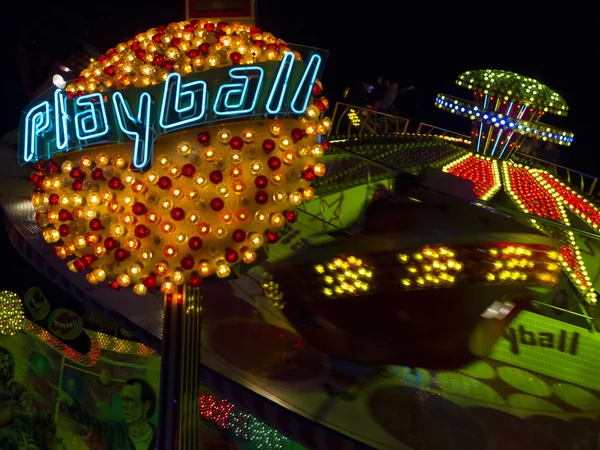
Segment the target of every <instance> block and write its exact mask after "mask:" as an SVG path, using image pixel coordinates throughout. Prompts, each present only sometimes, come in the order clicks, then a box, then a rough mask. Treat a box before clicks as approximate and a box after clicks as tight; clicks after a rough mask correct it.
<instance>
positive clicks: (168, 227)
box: [159, 220, 175, 234]
mask: <svg viewBox="0 0 600 450" xmlns="http://www.w3.org/2000/svg"><path fill="white" fill-rule="evenodd" d="M159 228H160V231H162V232H163V233H164V234H170V233H172V232H173V231H175V224H174V223H173V222H169V221H168V220H163V221H162V222H161V224H160V227H159Z"/></svg>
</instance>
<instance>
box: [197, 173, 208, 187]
mask: <svg viewBox="0 0 600 450" xmlns="http://www.w3.org/2000/svg"><path fill="white" fill-rule="evenodd" d="M196 183H197V184H198V186H200V187H201V188H203V187H205V186H206V184H207V183H208V177H207V176H206V175H198V176H197V177H196Z"/></svg>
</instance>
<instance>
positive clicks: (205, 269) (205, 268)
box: [198, 261, 212, 277]
mask: <svg viewBox="0 0 600 450" xmlns="http://www.w3.org/2000/svg"><path fill="white" fill-rule="evenodd" d="M198 273H200V276H202V277H208V276H210V274H211V273H212V269H211V268H210V264H209V263H208V261H201V262H200V264H199V265H198Z"/></svg>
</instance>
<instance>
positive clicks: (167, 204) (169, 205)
mask: <svg viewBox="0 0 600 450" xmlns="http://www.w3.org/2000/svg"><path fill="white" fill-rule="evenodd" d="M160 207H161V208H162V209H164V210H165V211H170V210H171V209H173V200H171V199H168V198H167V199H164V200H163V201H162V202H161V203H160Z"/></svg>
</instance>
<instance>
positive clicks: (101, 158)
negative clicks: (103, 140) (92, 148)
mask: <svg viewBox="0 0 600 450" xmlns="http://www.w3.org/2000/svg"><path fill="white" fill-rule="evenodd" d="M95 159H96V164H97V165H99V166H106V165H107V164H108V162H109V161H110V160H109V159H108V155H107V154H106V153H98V154H97V155H96V158H95Z"/></svg>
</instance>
